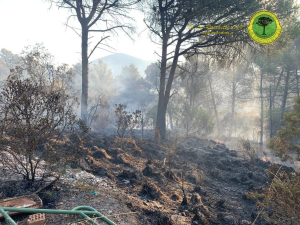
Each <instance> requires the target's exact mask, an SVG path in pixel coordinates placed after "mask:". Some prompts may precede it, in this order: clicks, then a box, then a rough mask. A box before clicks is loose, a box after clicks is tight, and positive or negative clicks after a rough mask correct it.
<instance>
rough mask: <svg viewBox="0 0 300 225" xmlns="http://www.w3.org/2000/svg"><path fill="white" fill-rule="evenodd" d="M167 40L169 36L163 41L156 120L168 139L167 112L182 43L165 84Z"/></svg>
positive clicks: (176, 50) (178, 46)
mask: <svg viewBox="0 0 300 225" xmlns="http://www.w3.org/2000/svg"><path fill="white" fill-rule="evenodd" d="M167 40H168V38H165V39H164V41H163V48H162V61H161V76H160V88H159V97H158V107H157V120H156V129H157V128H159V132H160V137H161V139H166V112H167V107H168V103H169V100H170V94H171V88H172V83H173V80H174V75H175V71H176V67H177V63H178V57H179V48H180V45H181V43H180V42H178V43H177V46H176V49H175V53H174V58H173V61H172V66H171V71H170V75H169V78H168V82H167V85H166V86H165V84H166V83H165V80H166V65H167V60H166V59H167Z"/></svg>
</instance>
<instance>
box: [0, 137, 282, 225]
mask: <svg viewBox="0 0 300 225" xmlns="http://www.w3.org/2000/svg"><path fill="white" fill-rule="evenodd" d="M178 141H179V144H178V145H177V146H175V145H174V142H172V141H168V142H166V143H162V144H157V143H156V142H154V141H153V140H151V139H144V140H142V139H138V140H133V139H119V138H115V137H112V136H106V137H103V136H100V135H96V134H93V135H90V137H89V141H88V142H86V144H85V145H84V146H81V148H82V149H83V150H85V153H86V154H85V156H83V158H82V160H81V162H80V164H77V165H76V164H72V165H70V166H68V169H67V175H64V176H62V178H61V180H60V181H58V182H56V183H55V184H54V185H52V186H50V187H48V188H47V189H45V190H44V191H43V192H41V193H39V196H40V197H41V198H42V200H43V201H44V208H57V209H58V208H60V209H72V208H73V207H75V206H78V205H91V206H92V207H94V208H96V209H98V210H99V211H100V212H102V213H103V214H104V215H108V216H109V215H112V214H114V215H118V216H114V217H112V218H111V219H112V220H113V221H115V222H116V223H117V224H145V225H148V224H149V225H150V224H155V225H161V224H163V225H168V224H176V225H184V224H192V225H193V224H207V225H208V224H224V225H227V224H228V225H231V224H233V225H234V224H250V223H251V222H252V221H253V220H254V219H255V218H256V215H257V210H256V207H255V202H254V201H252V200H249V199H247V198H246V197H245V192H249V191H250V190H262V188H263V187H264V186H265V185H266V183H267V182H268V177H267V175H266V172H265V170H266V169H267V168H268V167H269V166H270V163H268V162H263V161H261V160H259V159H257V160H256V162H255V164H254V165H251V164H250V163H249V162H248V161H247V160H245V159H243V158H242V157H240V155H239V153H238V152H237V151H235V150H229V149H228V148H227V147H226V146H225V145H224V144H222V143H218V142H215V141H212V140H206V139H200V138H196V137H190V138H184V139H179V140H178ZM286 169H287V170H288V168H286ZM0 179H1V178H0ZM76 179H78V180H80V181H81V184H80V185H78V183H77V184H76ZM82 181H83V183H84V184H82ZM12 182H15V183H17V182H20V181H9V182H8V181H6V182H3V183H2V184H1V182H0V190H1V191H0V192H2V195H3V197H14V196H17V195H21V194H24V193H25V192H24V190H25V189H24V188H21V189H20V191H18V190H17V188H15V189H11V188H10V187H11V186H12V185H14V184H13V183H12ZM75 184H76V185H75ZM17 186H18V185H15V187H17ZM19 186H20V187H22V185H19ZM37 188H38V186H37V187H36V188H34V190H36V189H37ZM12 190H13V191H12ZM34 190H27V191H26V194H29V193H30V192H32V191H34ZM90 191H93V192H95V193H98V194H96V195H92V194H91V193H92V192H90ZM46 218H47V217H46ZM61 221H63V218H60V220H59V222H58V220H56V219H55V218H54V217H48V223H47V224H59V223H61ZM256 224H268V223H266V222H265V221H263V219H258V220H257V221H256Z"/></svg>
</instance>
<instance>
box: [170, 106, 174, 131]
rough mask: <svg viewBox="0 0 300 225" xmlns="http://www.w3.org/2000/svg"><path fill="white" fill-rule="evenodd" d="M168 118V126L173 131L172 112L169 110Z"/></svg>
mask: <svg viewBox="0 0 300 225" xmlns="http://www.w3.org/2000/svg"><path fill="white" fill-rule="evenodd" d="M169 117H170V126H171V130H173V128H174V126H173V117H172V110H169Z"/></svg>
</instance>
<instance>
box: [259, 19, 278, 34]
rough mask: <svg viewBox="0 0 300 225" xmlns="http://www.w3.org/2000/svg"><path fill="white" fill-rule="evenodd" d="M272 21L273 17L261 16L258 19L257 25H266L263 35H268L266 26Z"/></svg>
mask: <svg viewBox="0 0 300 225" xmlns="http://www.w3.org/2000/svg"><path fill="white" fill-rule="evenodd" d="M272 22H274V21H273V20H272V19H271V18H269V17H264V16H263V17H260V18H259V19H258V22H256V24H257V25H259V26H262V27H264V32H263V34H262V35H266V33H265V31H266V26H268V25H269V24H271V23H272Z"/></svg>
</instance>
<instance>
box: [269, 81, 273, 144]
mask: <svg viewBox="0 0 300 225" xmlns="http://www.w3.org/2000/svg"><path fill="white" fill-rule="evenodd" d="M272 137H273V112H272V86H271V85H270V138H272Z"/></svg>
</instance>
